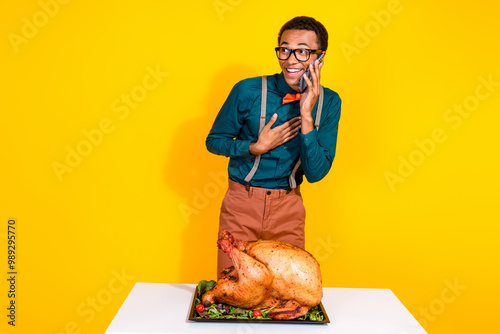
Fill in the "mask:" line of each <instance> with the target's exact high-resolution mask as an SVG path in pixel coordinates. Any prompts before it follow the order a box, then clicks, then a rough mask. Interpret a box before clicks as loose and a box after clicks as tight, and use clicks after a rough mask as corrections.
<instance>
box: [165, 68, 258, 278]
mask: <svg viewBox="0 0 500 334" xmlns="http://www.w3.org/2000/svg"><path fill="white" fill-rule="evenodd" d="M258 75H260V74H259V73H257V71H256V69H255V68H251V67H248V66H242V65H238V64H234V65H230V66H228V67H226V68H223V69H222V70H221V71H220V72H219V73H218V74H217V75H215V76H214V78H213V80H212V84H211V85H210V90H209V91H208V92H199V94H203V93H205V94H204V95H206V98H205V99H204V100H203V103H202V105H203V113H202V114H201V116H200V117H198V118H191V119H189V120H188V121H186V122H185V123H184V124H182V125H181V126H179V128H178V130H177V133H176V134H175V135H174V136H173V140H172V145H173V147H171V148H170V149H169V152H168V154H169V156H168V159H167V164H166V166H165V169H164V174H165V183H166V187H167V188H168V189H172V190H174V191H176V192H177V194H178V195H179V196H180V197H182V198H183V201H182V202H181V203H179V205H178V208H179V212H178V213H179V214H180V215H181V216H182V219H181V221H183V222H184V223H185V226H184V233H183V239H184V240H183V242H182V245H183V246H182V249H180V250H179V253H180V257H181V258H182V260H181V268H180V270H179V273H180V277H179V280H180V281H181V282H185V283H197V282H198V281H200V280H202V279H215V278H216V272H217V271H216V263H217V261H216V256H217V245H216V241H217V232H218V224H219V209H220V204H221V202H222V199H223V197H224V194H225V192H226V188H227V163H228V161H229V160H228V159H226V158H225V157H223V156H217V155H213V154H211V153H210V152H208V151H207V149H206V146H205V139H206V137H207V135H208V133H209V131H210V129H211V127H212V124H213V122H214V120H215V117H216V116H217V113H218V112H219V110H220V108H221V107H222V105H223V103H224V101H225V99H226V98H227V96H228V95H229V93H230V91H231V89H232V87H233V86H234V85H235V84H236V83H237V82H238V81H240V80H242V79H245V78H249V77H255V76H258ZM188 103H189V102H188Z"/></svg>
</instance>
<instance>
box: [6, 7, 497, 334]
mask: <svg viewBox="0 0 500 334" xmlns="http://www.w3.org/2000/svg"><path fill="white" fill-rule="evenodd" d="M66 2H67V3H65V4H59V5H58V6H57V7H56V6H54V5H53V4H54V1H51V0H42V1H40V2H38V1H35V0H30V1H15V2H9V3H8V4H7V2H5V1H4V2H2V5H1V8H0V22H1V23H0V24H1V28H0V36H1V38H0V50H1V51H0V52H1V63H0V78H1V79H0V80H1V81H0V101H1V102H0V105H1V106H0V108H1V118H0V136H1V137H0V189H1V192H2V195H1V196H2V197H1V204H0V222H1V226H0V238H1V243H2V244H1V252H0V253H1V254H3V255H1V256H0V258H1V259H2V260H1V261H0V262H1V263H2V265H1V266H0V267H1V268H3V269H2V271H3V274H2V277H6V276H7V274H6V272H7V246H6V243H5V242H6V240H7V239H6V237H7V235H6V233H7V221H8V219H10V218H15V219H16V221H17V233H18V239H17V242H18V248H17V249H18V252H17V268H16V269H17V270H18V272H19V275H18V282H17V283H18V286H17V289H18V291H17V292H18V298H17V305H18V309H17V322H16V327H15V328H12V327H11V326H8V325H7V320H8V319H7V318H6V314H7V311H6V307H7V306H8V304H7V303H8V299H7V290H8V286H7V281H6V279H5V278H2V280H1V283H0V295H1V299H0V302H1V307H0V308H1V309H2V310H3V311H2V313H1V315H2V317H1V319H3V320H2V321H1V324H0V328H1V331H2V332H5V330H7V332H8V333H54V334H55V333H69V332H78V331H80V332H81V333H103V332H104V331H105V329H106V328H107V326H108V325H109V323H110V322H111V320H112V318H113V316H114V315H115V313H116V312H117V311H118V309H119V307H120V306H121V304H122V302H123V301H124V300H125V298H126V296H127V294H128V292H129V291H130V289H131V288H132V286H133V284H134V282H171V283H196V282H198V281H199V280H201V279H213V278H215V254H216V251H217V250H216V245H215V238H216V232H217V222H218V211H219V206H220V203H221V201H222V197H223V195H224V191H225V186H226V185H225V184H226V181H225V176H224V175H225V169H226V165H227V160H226V159H225V158H223V157H220V156H215V155H211V154H209V153H208V152H207V151H206V149H205V137H206V134H207V133H208V131H209V129H210V126H211V124H212V122H213V119H214V117H215V115H216V113H217V112H218V110H219V108H220V106H221V105H222V103H223V102H224V100H225V98H226V97H227V95H228V93H229V91H230V89H231V87H232V86H233V85H234V84H235V83H236V82H237V81H238V80H241V79H243V78H246V77H251V76H258V75H263V74H273V73H276V72H278V71H279V67H278V63H277V60H276V58H275V55H274V52H273V48H274V47H275V46H276V36H277V33H278V31H279V28H280V27H281V25H282V24H283V23H284V22H285V21H287V20H289V19H290V18H292V17H294V16H296V15H309V16H313V17H315V18H317V19H318V20H319V21H321V22H322V23H324V25H325V26H326V27H327V29H328V31H329V33H330V40H329V42H330V46H329V50H328V53H327V56H326V59H325V67H324V68H323V71H322V84H323V85H324V86H326V87H329V88H331V89H333V90H335V91H337V92H338V93H339V94H340V96H341V98H342V100H343V105H342V117H341V123H340V130H339V139H338V148H337V156H336V159H335V162H334V165H333V168H332V170H331V172H330V173H329V175H328V176H327V177H326V178H325V179H324V180H322V181H321V182H319V183H316V184H305V185H304V186H303V195H304V201H305V205H306V208H307V210H308V211H307V248H308V250H309V251H311V252H312V253H313V254H315V255H316V256H317V257H318V259H319V260H320V262H321V266H322V272H323V279H324V285H325V286H327V287H355V288H389V289H391V290H392V291H393V292H394V293H395V294H396V295H397V296H398V298H399V299H400V300H401V301H402V302H403V304H404V305H405V306H406V307H407V308H408V310H409V311H410V312H411V313H412V314H413V315H414V317H415V318H416V319H417V320H419V322H420V323H421V324H422V325H423V326H424V327H425V328H426V330H427V331H428V332H429V333H494V332H497V331H498V328H499V325H498V319H497V318H498V315H499V307H498V300H499V299H500V290H499V288H498V282H499V281H500V275H499V273H500V269H499V255H500V254H499V253H500V252H499V246H498V245H499V241H500V240H499V236H498V235H499V232H500V228H499V227H498V226H499V222H500V219H499V214H498V202H499V190H498V189H499V188H500V181H499V177H498V170H499V167H500V166H499V159H498V143H499V139H498V123H499V122H500V116H499V114H498V110H499V109H498V108H499V106H500V87H499V86H494V85H493V86H491V87H490V89H491V91H489V90H488V88H487V87H486V86H484V85H482V86H481V79H480V78H483V79H484V80H488V78H490V79H491V81H493V82H494V83H499V82H500V65H499V63H500V62H499V59H500V38H499V35H500V23H499V20H498V12H499V5H498V4H497V3H496V2H494V1H491V0H490V1H484V0H477V1H464V0H462V1H456V0H453V1H451V0H445V1H438V2H435V1H424V0H413V1H410V0H401V1H389V0H383V1H382V0H377V1H367V0H365V1H354V2H348V1H344V2H338V1H335V2H333V1H314V2H310V1H309V2H308V1H293V0H290V1H268V0H266V1H264V0H252V1H250V0H231V1H230V0H216V1H214V0H207V1H188V2H185V1H175V2H174V1H149V0H143V1H121V2H116V1H115V2H103V1H78V0H72V1H66ZM44 4H47V5H44ZM50 4H52V5H50ZM49 5H50V6H52V7H50V6H49ZM47 6H48V7H47ZM44 7H45V8H46V9H45V10H44V9H43V8H44ZM47 8H49V9H47ZM389 10H392V13H391V12H390V11H389ZM47 11H48V12H50V14H51V15H49V14H44V13H46V12H47ZM384 11H386V12H384ZM387 12H388V13H391V15H390V17H389V16H387V15H386V16H383V15H382V14H380V13H387ZM374 13H378V14H374ZM376 17H378V18H379V21H377V19H376ZM27 22H28V23H27ZM29 22H31V24H34V23H33V22H36V23H37V24H38V27H37V26H36V25H35V26H34V27H35V29H33V27H31V28H32V29H31V30H30V29H29V28H28V26H29V24H30V23H29ZM370 29H371V30H370ZM360 31H363V32H364V33H360ZM367 32H368V33H369V35H366V36H367V37H366V36H365V37H364V38H363V36H362V34H366V33H367ZM23 33H24V35H23ZM26 36H28V37H26ZM23 38H24V39H23ZM346 48H348V49H349V50H350V52H347V53H346V51H345V50H346ZM354 49H355V50H356V51H353V50H354ZM155 70H156V71H158V72H160V74H159V77H157V81H154V80H151V79H152V77H150V76H149V77H148V74H149V71H155ZM144 80H146V81H144ZM145 85H147V86H148V87H149V88H151V89H149V90H145V89H144V87H145ZM153 86H154V88H152V87H153ZM478 87H479V88H478ZM477 91H479V92H480V93H481V96H482V97H483V98H482V99H481V100H478V99H477V97H476V100H474V98H475V96H476V92H477ZM144 92H146V94H147V95H144ZM141 93H143V95H140V94H141ZM488 93H489V94H488ZM131 94H135V96H136V100H135V101H132V102H131V104H130V105H131V106H132V105H133V106H134V107H133V108H132V107H128V112H129V113H128V114H126V113H125V112H126V111H127V108H123V107H124V106H125V104H124V102H123V101H121V99H122V98H123V96H127V95H129V96H130V95H131ZM139 100H140V101H139ZM478 101H479V102H478ZM475 102H478V103H477V104H474V103H475ZM464 103H470V104H469V109H473V110H472V112H470V115H468V116H467V117H460V118H457V115H458V114H453V115H454V117H455V118H454V119H453V121H451V120H450V119H448V120H447V118H446V117H447V116H451V114H449V112H448V110H449V109H450V108H453V107H454V105H460V104H464ZM119 106H120V107H122V109H118V107H119ZM103 122H104V125H103ZM106 122H108V123H107V124H106ZM459 122H461V123H459ZM100 126H101V127H103V129H105V130H106V131H107V132H106V133H105V132H102V130H100V131H101V132H102V138H100V141H99V135H98V134H97V132H96V131H97V130H95V129H98V128H99V127H100ZM435 129H438V131H441V137H440V138H441V142H434V146H432V144H429V145H430V146H427V151H428V154H424V153H422V149H420V148H419V146H418V145H417V142H419V141H420V142H421V143H422V142H425V143H429V140H431V139H432V138H433V137H432V136H433V135H432V133H433V131H434V130H435ZM439 129H440V130H439ZM94 130H95V131H94ZM85 131H87V132H90V133H94V134H96V135H95V137H94V140H95V142H96V144H95V145H92V146H90V147H89V146H88V143H89V142H88V140H87V137H86V136H85V134H84V132H85ZM92 131H94V132H92ZM443 137H444V138H445V140H442V139H443ZM432 140H433V139H432ZM85 145H87V146H85ZM68 147H69V149H73V150H76V149H77V148H79V149H80V150H83V152H86V154H87V153H88V154H87V155H86V156H83V157H82V158H81V161H79V163H76V162H75V161H73V162H74V165H75V166H76V167H74V168H71V171H68V170H66V172H64V173H63V174H62V175H60V176H61V177H60V178H59V177H58V175H57V173H56V172H55V170H54V163H56V164H57V163H59V164H67V162H66V159H67V154H68ZM85 150H87V151H85ZM419 152H420V153H419ZM422 154H424V155H422ZM410 157H411V158H412V159H413V161H414V162H415V165H414V166H413V170H411V168H410V170H411V172H409V171H408V169H407V170H406V174H405V175H406V176H405V177H401V175H400V177H401V178H400V179H397V180H398V181H397V182H395V183H392V185H391V183H390V182H388V181H387V175H393V176H394V175H397V174H398V169H401V168H403V167H401V164H403V163H402V162H401V161H402V160H401V159H404V160H405V161H408V159H410ZM418 159H420V160H418ZM406 167H407V168H409V167H408V166H407V165H406ZM388 173H392V174H388ZM403 173H404V168H403ZM400 181H404V182H400ZM117 277H121V280H119V279H118V278H117ZM450 284H455V285H457V284H458V286H459V288H458V289H457V290H456V291H455V292H453V290H451V289H450V288H449V285H450ZM332 316H333V318H334V317H335V315H332ZM388 334H390V333H388Z"/></svg>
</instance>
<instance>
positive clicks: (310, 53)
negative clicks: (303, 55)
mask: <svg viewBox="0 0 500 334" xmlns="http://www.w3.org/2000/svg"><path fill="white" fill-rule="evenodd" d="M280 49H287V50H290V53H289V54H288V57H286V58H285V59H283V58H280V56H279V52H280ZM274 50H275V51H276V57H278V59H279V60H288V58H290V56H291V55H292V53H293V55H294V56H295V59H297V60H298V61H300V62H305V61H308V60H309V58H311V55H312V54H319V53H323V50H320V49H316V50H312V49H305V48H298V49H290V48H285V47H283V46H278V47H275V48H274ZM297 50H307V51H309V55H308V57H307V59H306V60H300V59H299V58H297V55H296V54H295V51H297Z"/></svg>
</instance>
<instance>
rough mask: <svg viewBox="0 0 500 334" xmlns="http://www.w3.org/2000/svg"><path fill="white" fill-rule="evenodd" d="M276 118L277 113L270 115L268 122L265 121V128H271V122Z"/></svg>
mask: <svg viewBox="0 0 500 334" xmlns="http://www.w3.org/2000/svg"><path fill="white" fill-rule="evenodd" d="M277 119H278V114H276V113H275V114H273V115H272V116H271V119H270V120H269V122H267V124H266V128H271V126H273V124H274V123H275V122H276V120H277Z"/></svg>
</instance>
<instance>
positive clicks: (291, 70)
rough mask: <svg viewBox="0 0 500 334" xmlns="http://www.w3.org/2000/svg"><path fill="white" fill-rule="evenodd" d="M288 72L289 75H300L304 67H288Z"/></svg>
mask: <svg viewBox="0 0 500 334" xmlns="http://www.w3.org/2000/svg"><path fill="white" fill-rule="evenodd" d="M286 72H287V73H288V75H290V76H292V77H295V76H299V75H300V73H301V72H302V69H300V68H286Z"/></svg>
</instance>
